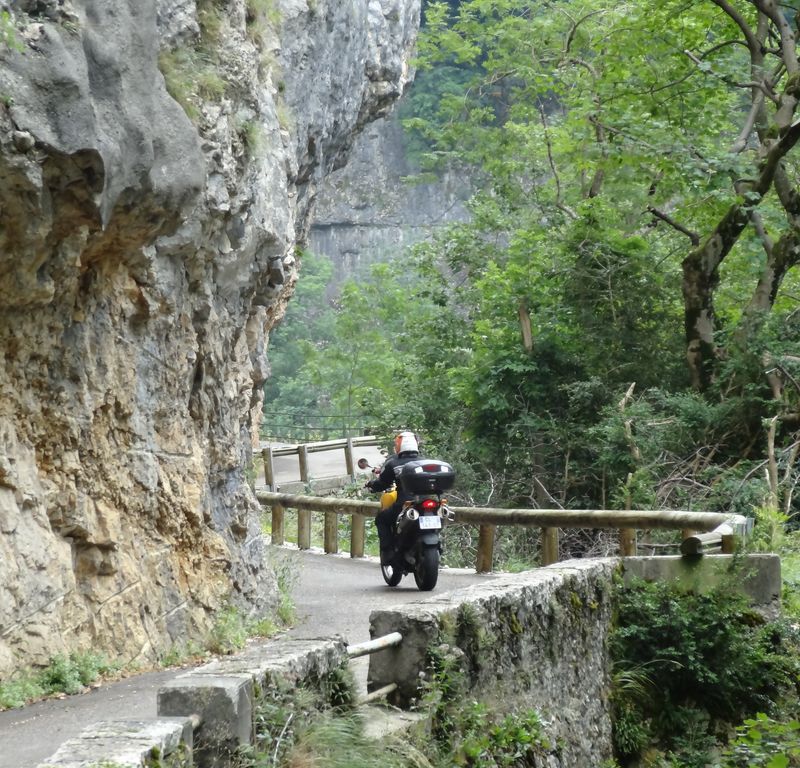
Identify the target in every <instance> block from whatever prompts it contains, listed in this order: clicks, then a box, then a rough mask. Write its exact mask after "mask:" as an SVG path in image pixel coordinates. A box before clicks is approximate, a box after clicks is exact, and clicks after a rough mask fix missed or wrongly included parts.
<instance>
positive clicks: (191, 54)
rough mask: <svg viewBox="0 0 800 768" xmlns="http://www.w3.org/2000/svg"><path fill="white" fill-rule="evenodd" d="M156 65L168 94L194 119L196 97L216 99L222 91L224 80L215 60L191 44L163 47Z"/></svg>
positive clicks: (196, 113)
mask: <svg viewBox="0 0 800 768" xmlns="http://www.w3.org/2000/svg"><path fill="white" fill-rule="evenodd" d="M158 66H159V69H160V70H161V72H162V74H163V75H164V80H165V82H166V86H167V91H168V93H169V95H170V96H172V98H173V99H175V101H177V102H178V103H179V104H180V105H181V107H183V110H184V112H186V114H187V115H188V117H189V118H190V119H192V120H197V119H198V117H199V115H200V110H199V108H198V102H199V100H201V99H208V100H212V101H213V100H217V99H219V98H221V97H222V96H223V94H224V93H225V88H226V84H225V81H224V80H223V79H222V76H221V75H220V74H219V71H218V69H217V66H216V64H215V63H214V61H213V60H212V59H210V58H209V56H208V55H207V54H205V53H203V52H201V51H195V50H193V49H191V48H177V49H175V50H174V51H162V53H161V54H160V55H159V57H158Z"/></svg>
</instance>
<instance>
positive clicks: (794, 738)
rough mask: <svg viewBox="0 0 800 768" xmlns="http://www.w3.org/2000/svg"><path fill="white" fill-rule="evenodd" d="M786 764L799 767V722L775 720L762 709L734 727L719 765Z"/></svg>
mask: <svg viewBox="0 0 800 768" xmlns="http://www.w3.org/2000/svg"><path fill="white" fill-rule="evenodd" d="M789 766H800V722H798V721H797V720H790V721H789V722H777V721H775V720H773V719H772V718H770V717H768V716H767V715H765V714H764V713H763V712H759V713H758V714H757V715H756V716H755V717H754V718H751V719H748V720H745V721H744V724H743V725H741V726H739V727H738V728H737V729H736V738H735V739H734V740H733V741H732V742H731V744H730V745H729V746H728V747H727V749H725V750H724V752H723V754H722V762H721V768H751V767H752V768H755V767H758V768H789Z"/></svg>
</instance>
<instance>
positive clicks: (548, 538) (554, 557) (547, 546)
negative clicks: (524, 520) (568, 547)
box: [542, 528, 558, 565]
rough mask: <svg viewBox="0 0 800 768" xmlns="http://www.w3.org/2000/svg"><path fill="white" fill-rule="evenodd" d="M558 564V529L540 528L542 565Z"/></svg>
mask: <svg viewBox="0 0 800 768" xmlns="http://www.w3.org/2000/svg"><path fill="white" fill-rule="evenodd" d="M557 562H558V528H542V565H552V564H553V563H557Z"/></svg>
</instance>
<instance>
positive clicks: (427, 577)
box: [414, 547, 439, 592]
mask: <svg viewBox="0 0 800 768" xmlns="http://www.w3.org/2000/svg"><path fill="white" fill-rule="evenodd" d="M438 580H439V550H438V549H437V548H436V547H425V549H423V550H422V552H421V553H420V556H419V559H418V560H417V564H416V566H415V567H414V581H416V582H417V588H418V589H419V590H420V592H430V591H431V590H432V589H433V588H434V587H435V586H436V582H437V581H438Z"/></svg>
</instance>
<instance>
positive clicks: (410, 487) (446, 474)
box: [400, 459, 456, 493]
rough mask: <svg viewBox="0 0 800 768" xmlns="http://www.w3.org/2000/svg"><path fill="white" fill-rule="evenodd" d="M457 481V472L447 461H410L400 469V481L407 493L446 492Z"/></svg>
mask: <svg viewBox="0 0 800 768" xmlns="http://www.w3.org/2000/svg"><path fill="white" fill-rule="evenodd" d="M455 481H456V473H455V472H454V471H453V468H452V467H451V466H450V465H449V464H448V463H447V462H445V461H439V460H438V459H419V460H418V461H409V462H408V463H407V464H404V465H403V467H402V469H401V470H400V482H401V483H402V485H403V488H404V489H405V490H406V492H407V493H444V492H445V491H449V490H450V489H451V488H452V487H453V485H454V483H455Z"/></svg>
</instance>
